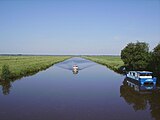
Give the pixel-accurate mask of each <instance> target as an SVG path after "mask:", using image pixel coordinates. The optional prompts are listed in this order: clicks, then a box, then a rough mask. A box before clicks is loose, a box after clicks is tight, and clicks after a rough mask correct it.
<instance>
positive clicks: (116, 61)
mask: <svg viewBox="0 0 160 120" xmlns="http://www.w3.org/2000/svg"><path fill="white" fill-rule="evenodd" d="M83 58H85V59H88V60H91V61H94V62H96V63H99V64H102V65H105V66H107V67H108V68H109V69H111V70H113V71H115V72H118V73H121V69H122V67H123V65H124V63H123V61H122V60H121V58H120V57H119V56H83Z"/></svg>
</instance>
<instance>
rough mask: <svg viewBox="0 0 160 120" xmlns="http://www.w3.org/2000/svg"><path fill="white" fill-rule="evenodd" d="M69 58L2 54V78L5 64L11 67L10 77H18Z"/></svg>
mask: <svg viewBox="0 0 160 120" xmlns="http://www.w3.org/2000/svg"><path fill="white" fill-rule="evenodd" d="M69 58H70V57H69V56H0V79H1V80H2V67H4V65H7V66H8V67H9V71H10V73H9V78H10V79H17V78H21V77H23V76H28V75H31V74H35V73H37V72H38V71H41V70H44V69H47V68H48V67H50V66H52V65H53V64H55V63H58V62H61V61H64V60H66V59H69ZM3 71H4V70H3Z"/></svg>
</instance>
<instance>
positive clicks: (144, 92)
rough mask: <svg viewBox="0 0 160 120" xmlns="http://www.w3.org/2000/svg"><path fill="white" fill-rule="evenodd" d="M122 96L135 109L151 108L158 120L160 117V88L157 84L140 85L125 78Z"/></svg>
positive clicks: (121, 91) (152, 113)
mask: <svg viewBox="0 0 160 120" xmlns="http://www.w3.org/2000/svg"><path fill="white" fill-rule="evenodd" d="M120 96H121V97H123V98H124V100H125V101H126V103H128V104H129V105H131V106H132V107H133V109H134V110H135V111H138V110H146V109H148V107H149V109H150V111H151V112H150V113H151V115H152V117H153V118H155V119H156V120H159V119H160V115H159V113H160V90H158V89H157V88H156V86H155V85H143V86H141V85H139V84H138V83H136V82H134V81H132V80H130V79H127V78H125V79H124V81H123V85H121V86H120Z"/></svg>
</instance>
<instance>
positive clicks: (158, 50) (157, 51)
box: [151, 43, 160, 75]
mask: <svg viewBox="0 0 160 120" xmlns="http://www.w3.org/2000/svg"><path fill="white" fill-rule="evenodd" d="M151 69H152V70H153V71H154V72H155V73H156V74H157V75H158V74H160V43H159V44H158V45H157V46H156V47H155V48H154V49H153V52H152V59H151Z"/></svg>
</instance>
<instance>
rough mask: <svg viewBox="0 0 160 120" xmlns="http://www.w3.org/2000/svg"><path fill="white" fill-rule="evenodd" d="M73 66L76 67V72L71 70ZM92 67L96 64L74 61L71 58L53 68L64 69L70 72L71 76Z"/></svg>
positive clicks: (78, 59)
mask: <svg viewBox="0 0 160 120" xmlns="http://www.w3.org/2000/svg"><path fill="white" fill-rule="evenodd" d="M74 65H77V66H78V70H73V66H74ZM94 65H96V63H94V62H92V61H90V60H86V59H83V58H74V59H73V58H72V59H69V60H66V61H64V62H61V63H58V64H56V65H55V66H57V67H60V68H63V69H66V70H70V71H72V72H73V74H78V72H79V71H80V70H83V69H86V68H89V67H92V66H94Z"/></svg>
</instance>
